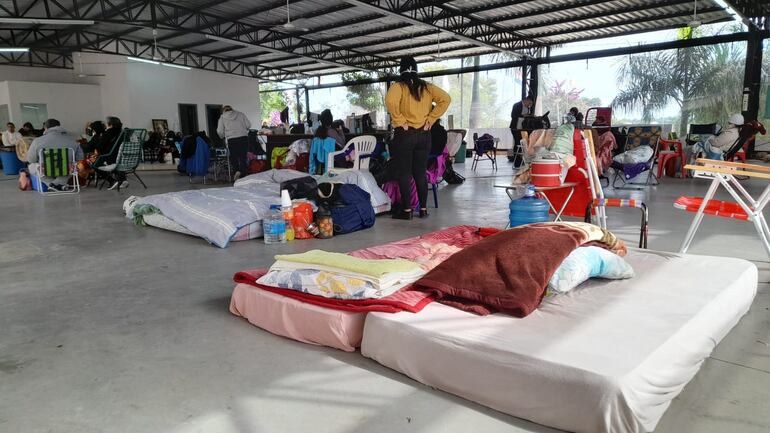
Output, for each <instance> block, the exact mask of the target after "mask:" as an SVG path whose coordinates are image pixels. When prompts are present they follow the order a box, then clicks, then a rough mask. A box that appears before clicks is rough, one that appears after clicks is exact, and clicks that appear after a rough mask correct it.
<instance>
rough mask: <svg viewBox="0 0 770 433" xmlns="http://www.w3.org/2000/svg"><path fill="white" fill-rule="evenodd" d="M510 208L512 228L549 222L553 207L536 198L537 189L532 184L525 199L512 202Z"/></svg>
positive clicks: (509, 218)
mask: <svg viewBox="0 0 770 433" xmlns="http://www.w3.org/2000/svg"><path fill="white" fill-rule="evenodd" d="M509 208H510V213H509V216H508V220H509V222H510V223H511V227H518V226H521V225H524V224H532V223H541V222H547V221H548V220H549V217H548V211H549V210H550V209H551V206H549V205H548V202H547V201H546V200H543V199H541V198H537V197H536V196H535V187H534V186H533V185H531V184H530V185H527V190H526V192H525V193H524V197H521V198H518V199H516V200H512V201H511V204H510V206H509Z"/></svg>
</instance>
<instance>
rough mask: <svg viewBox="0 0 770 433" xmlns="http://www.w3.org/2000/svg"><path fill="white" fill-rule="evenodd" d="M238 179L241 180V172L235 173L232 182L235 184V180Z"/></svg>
mask: <svg viewBox="0 0 770 433" xmlns="http://www.w3.org/2000/svg"><path fill="white" fill-rule="evenodd" d="M240 178H241V172H240V171H236V172H235V174H234V175H233V182H235V181H236V180H238V179H240Z"/></svg>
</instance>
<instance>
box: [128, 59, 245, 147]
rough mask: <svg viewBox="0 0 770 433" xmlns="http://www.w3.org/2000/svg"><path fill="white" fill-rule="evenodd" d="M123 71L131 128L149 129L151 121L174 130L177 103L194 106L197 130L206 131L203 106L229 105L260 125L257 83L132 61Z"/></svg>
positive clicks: (177, 128)
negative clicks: (196, 115)
mask: <svg viewBox="0 0 770 433" xmlns="http://www.w3.org/2000/svg"><path fill="white" fill-rule="evenodd" d="M127 72H128V84H129V89H130V95H129V97H130V106H131V122H132V125H133V126H134V127H140V128H148V129H149V128H150V127H151V125H152V123H151V122H152V119H168V124H169V127H170V128H171V129H172V130H174V131H178V130H179V105H178V104H195V105H196V106H197V109H198V129H199V130H207V122H206V104H211V105H225V104H229V105H232V106H233V108H234V109H236V110H238V111H242V112H243V113H244V114H245V115H246V117H248V118H249V120H251V123H252V125H255V127H256V126H257V125H259V124H260V123H259V118H260V109H259V88H258V84H257V80H254V79H249V78H242V77H236V76H228V75H225V74H219V73H215V72H207V71H198V70H189V71H186V70H181V69H175V68H169V67H166V66H158V65H149V64H145V63H136V62H130V63H128V70H127ZM207 132H208V133H209V135H211V134H214V133H215V131H207Z"/></svg>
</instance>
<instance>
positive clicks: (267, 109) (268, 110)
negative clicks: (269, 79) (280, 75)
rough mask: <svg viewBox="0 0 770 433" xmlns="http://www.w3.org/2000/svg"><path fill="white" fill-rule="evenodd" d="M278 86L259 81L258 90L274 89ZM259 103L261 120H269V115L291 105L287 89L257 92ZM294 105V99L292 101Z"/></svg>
mask: <svg viewBox="0 0 770 433" xmlns="http://www.w3.org/2000/svg"><path fill="white" fill-rule="evenodd" d="M277 88H278V86H277V85H276V84H275V83H261V84H260V85H259V90H275V89H277ZM259 104H260V111H261V113H260V114H261V117H262V120H263V121H268V122H270V119H271V116H272V115H273V113H275V112H276V111H278V112H280V111H282V110H283V109H284V108H286V107H288V106H289V105H291V103H290V96H289V94H288V92H287V91H283V92H267V93H261V92H260V94H259ZM294 104H295V105H296V101H295V102H294Z"/></svg>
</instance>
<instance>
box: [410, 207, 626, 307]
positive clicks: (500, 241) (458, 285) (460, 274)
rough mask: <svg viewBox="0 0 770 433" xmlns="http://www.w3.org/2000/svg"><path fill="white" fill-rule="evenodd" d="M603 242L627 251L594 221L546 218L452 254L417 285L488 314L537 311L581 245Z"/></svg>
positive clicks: (446, 301) (453, 303)
mask: <svg viewBox="0 0 770 433" xmlns="http://www.w3.org/2000/svg"><path fill="white" fill-rule="evenodd" d="M589 244H590V245H598V246H602V247H604V248H606V249H609V250H611V251H613V252H615V253H617V254H619V255H621V256H623V255H625V254H626V252H627V250H626V246H625V244H624V243H623V241H622V240H620V239H618V238H616V237H615V236H614V235H613V234H612V233H610V232H609V231H607V230H604V229H601V228H599V227H597V226H594V225H592V224H588V223H572V222H570V223H565V222H559V223H541V224H532V225H527V226H522V227H517V228H514V229H511V230H506V231H502V232H500V233H498V234H496V235H492V236H490V237H487V238H486V239H483V240H481V241H479V242H478V243H476V244H474V245H471V246H469V247H467V248H465V249H464V250H462V251H460V252H458V253H456V254H454V255H452V256H451V257H449V258H448V259H447V260H446V261H444V262H443V263H441V264H440V265H438V266H437V267H435V268H434V269H433V270H432V271H430V272H428V274H426V275H425V276H424V277H423V278H421V279H419V280H418V281H417V282H416V283H415V284H414V285H413V286H412V288H413V289H415V290H423V291H426V292H427V293H430V294H432V295H434V296H436V298H437V300H438V301H439V302H441V303H444V304H447V305H450V306H453V307H456V308H459V309H461V310H464V311H469V312H473V313H476V314H481V315H486V314H491V313H494V312H503V313H507V314H510V315H512V316H516V317H525V316H527V315H529V314H530V313H532V311H534V310H535V309H536V308H537V307H538V305H540V302H541V301H542V299H543V296H544V295H545V289H546V287H547V285H548V281H549V280H550V278H551V276H552V275H553V274H554V272H556V269H557V268H558V267H559V265H561V263H562V261H563V260H564V259H565V258H566V257H567V256H568V255H569V254H570V253H571V252H572V251H573V250H574V249H575V248H578V247H580V246H581V245H589Z"/></svg>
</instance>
